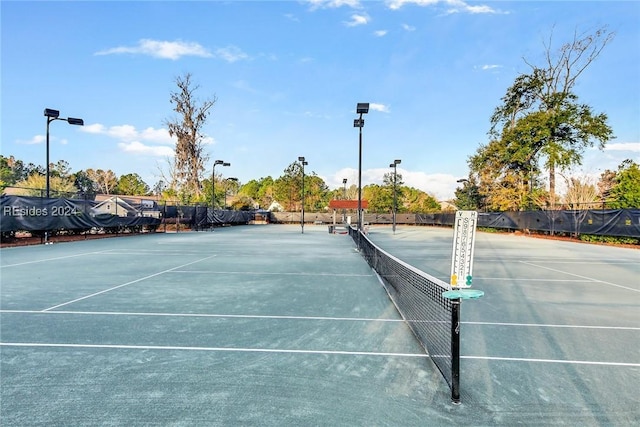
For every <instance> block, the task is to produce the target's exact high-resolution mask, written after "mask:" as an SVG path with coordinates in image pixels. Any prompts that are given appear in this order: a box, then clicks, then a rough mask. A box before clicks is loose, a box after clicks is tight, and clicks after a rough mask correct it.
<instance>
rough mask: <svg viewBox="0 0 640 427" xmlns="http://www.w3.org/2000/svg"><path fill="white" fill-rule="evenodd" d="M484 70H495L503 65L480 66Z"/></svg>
mask: <svg viewBox="0 0 640 427" xmlns="http://www.w3.org/2000/svg"><path fill="white" fill-rule="evenodd" d="M480 68H481V69H482V70H484V71H486V70H494V69H496V68H502V65H497V64H486V65H483V66H482V67H480Z"/></svg>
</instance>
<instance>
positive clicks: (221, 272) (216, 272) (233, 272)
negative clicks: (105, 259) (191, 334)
mask: <svg viewBox="0 0 640 427" xmlns="http://www.w3.org/2000/svg"><path fill="white" fill-rule="evenodd" d="M169 273H180V274H244V275H251V274H252V275H258V276H331V277H370V276H372V275H371V274H351V273H304V272H302V271H300V272H297V271H296V272H265V271H219V270H215V271H214V270H185V271H182V270H181V271H175V270H174V271H170V272H169Z"/></svg>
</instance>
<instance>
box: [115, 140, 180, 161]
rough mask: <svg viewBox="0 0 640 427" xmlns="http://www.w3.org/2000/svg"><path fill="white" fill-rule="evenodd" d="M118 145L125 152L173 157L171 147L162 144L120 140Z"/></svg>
mask: <svg viewBox="0 0 640 427" xmlns="http://www.w3.org/2000/svg"><path fill="white" fill-rule="evenodd" d="M118 147H120V149H121V150H122V151H124V152H125V153H133V154H145V155H151V156H158V157H159V156H162V157H173V155H174V152H173V149H172V148H170V147H167V146H164V145H156V146H151V145H144V144H143V143H141V142H140V141H130V142H120V143H118Z"/></svg>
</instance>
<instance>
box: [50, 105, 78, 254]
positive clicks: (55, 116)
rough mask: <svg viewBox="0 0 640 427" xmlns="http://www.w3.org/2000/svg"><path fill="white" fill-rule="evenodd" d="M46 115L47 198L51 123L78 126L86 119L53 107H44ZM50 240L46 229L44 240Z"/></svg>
mask: <svg viewBox="0 0 640 427" xmlns="http://www.w3.org/2000/svg"><path fill="white" fill-rule="evenodd" d="M44 116H45V117H46V118H47V177H46V180H47V188H46V191H47V193H46V195H47V200H48V199H49V192H50V184H49V124H51V122H52V121H54V120H64V121H65V122H67V123H69V124H70V125H76V126H84V120H82V119H78V118H75V117H67V118H66V119H64V118H62V117H60V111H58V110H52V109H51V108H45V109H44ZM48 241H49V231H48V230H47V231H45V232H44V242H45V243H48Z"/></svg>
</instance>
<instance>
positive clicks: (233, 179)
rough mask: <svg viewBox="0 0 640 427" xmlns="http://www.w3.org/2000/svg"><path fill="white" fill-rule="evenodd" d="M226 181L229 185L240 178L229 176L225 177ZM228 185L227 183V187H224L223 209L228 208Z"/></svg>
mask: <svg viewBox="0 0 640 427" xmlns="http://www.w3.org/2000/svg"><path fill="white" fill-rule="evenodd" d="M225 182H226V183H227V185H228V183H229V182H238V178H233V177H231V178H227V179H225ZM227 185H225V187H224V206H223V209H227V190H228V188H227Z"/></svg>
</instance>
